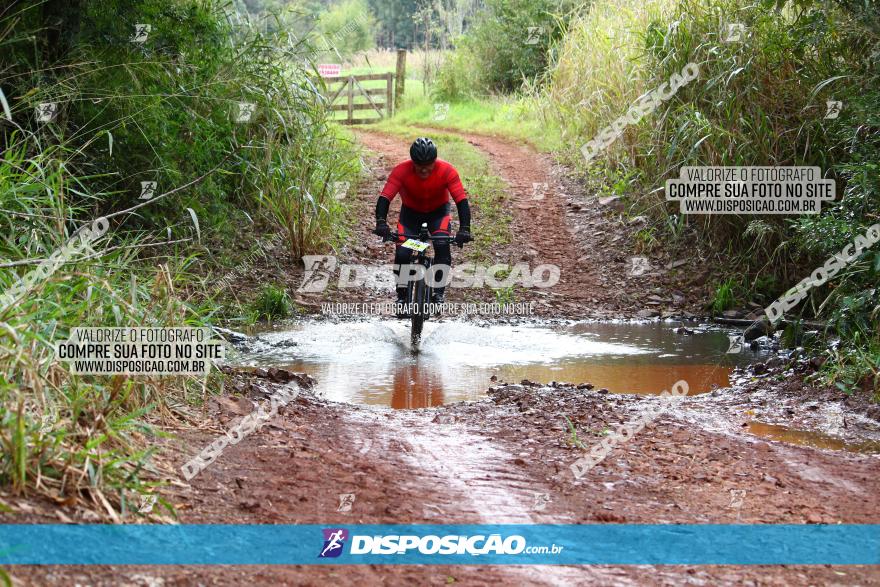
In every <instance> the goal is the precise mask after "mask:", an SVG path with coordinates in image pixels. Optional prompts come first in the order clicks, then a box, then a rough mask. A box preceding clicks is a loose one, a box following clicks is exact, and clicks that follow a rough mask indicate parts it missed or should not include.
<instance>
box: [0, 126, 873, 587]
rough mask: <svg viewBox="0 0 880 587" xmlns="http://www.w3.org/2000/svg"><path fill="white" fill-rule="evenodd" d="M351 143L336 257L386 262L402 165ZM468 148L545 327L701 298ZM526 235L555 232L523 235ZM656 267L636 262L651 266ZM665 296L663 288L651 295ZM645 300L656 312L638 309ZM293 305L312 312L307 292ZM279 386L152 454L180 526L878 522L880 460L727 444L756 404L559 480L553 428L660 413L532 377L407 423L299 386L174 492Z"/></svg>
mask: <svg viewBox="0 0 880 587" xmlns="http://www.w3.org/2000/svg"><path fill="white" fill-rule="evenodd" d="M358 136H359V137H360V140H362V141H363V143H364V144H365V145H366V147H367V148H369V149H371V150H373V151H375V152H376V153H377V154H378V158H377V159H373V160H372V161H373V162H374V165H373V167H374V172H373V176H372V178H371V181H370V183H368V185H366V186H364V187H363V189H362V190H361V196H360V198H361V199H360V201H359V203H358V206H359V207H360V208H359V209H360V210H361V211H362V212H363V214H362V217H363V220H362V221H361V222H360V224H359V225H358V226H357V229H356V233H357V234H360V235H361V238H362V239H363V240H361V241H360V242H358V243H357V244H355V245H353V247H352V250H351V251H350V252H351V254H353V255H355V256H356V258H359V259H362V260H368V261H369V260H374V261H380V260H381V262H386V263H387V262H390V259H389V255H390V251H389V249H388V248H387V247H386V246H383V245H380V244H378V243H376V240H377V239H376V238H375V237H373V238H370V237H368V234H367V233H368V230H369V229H370V228H372V205H373V202H374V201H375V200H374V198H375V196H376V195H377V193H378V189H379V187H380V186H381V183H382V181H383V178H384V177H383V176H384V174H386V173H387V169H389V168H390V166H391V165H392V164H393V163H396V162H397V161H399V160H402V159H403V158H404V157H405V156H406V147H407V145H406V141H402V140H401V139H399V138H396V137H389V136H385V135H381V134H378V133H374V132H360V131H359V132H358ZM467 140H469V141H470V142H471V144H473V145H474V146H475V147H477V148H479V149H481V150H482V151H483V152H485V153H486V154H487V155H488V156H489V157H490V158H491V160H492V161H493V164H494V165H495V167H496V172H497V173H498V175H499V176H501V177H502V178H503V179H504V180H505V181H506V182H507V183H508V184H509V185H510V186H511V190H512V193H513V198H514V199H513V202H514V208H515V210H516V213H515V217H514V227H515V229H516V232H515V234H516V235H518V236H517V237H516V238H515V239H514V242H513V243H512V244H511V245H510V250H509V251H507V253H509V255H510V256H516V255H518V254H520V255H525V256H526V258H528V259H529V261H530V262H535V263H557V264H559V265H560V266H561V267H562V275H563V281H562V283H561V284H560V285H559V286H557V287H555V288H553V290H552V292H551V295H550V296H538V295H537V294H535V296H536V297H535V299H536V300H538V301H540V302H546V303H542V304H540V306H541V307H542V308H543V311H544V312H545V313H546V314H548V315H549V314H552V315H566V316H580V317H587V316H609V315H614V316H620V315H633V314H635V313H636V312H637V311H638V310H645V309H650V310H654V311H656V312H658V313H659V312H664V313H679V314H680V313H683V312H686V311H688V310H691V311H695V312H696V311H698V309H697V308H696V307H695V305H694V302H693V300H695V299H700V296H698V295H691V294H693V293H694V291H696V288H698V287H701V285H700V284H699V281H700V279H703V281H705V279H704V278H702V277H692V275H693V274H695V273H697V272H698V271H701V270H702V269H703V268H702V267H700V266H699V264H698V262H697V261H696V260H693V259H686V264H684V265H681V266H680V267H677V268H676V269H672V270H662V271H659V272H658V273H656V274H654V275H650V276H647V277H646V276H641V277H638V278H637V277H629V276H627V271H626V269H627V267H628V259H627V256H626V253H624V252H621V253H615V252H613V251H615V250H617V249H618V245H620V247H622V246H623V244H624V243H625V242H628V240H629V239H628V238H627V237H626V234H627V233H626V231H628V230H631V227H630V226H629V225H627V224H625V223H623V222H622V221H621V220H619V219H617V218H615V217H614V215H613V214H612V217H611V218H610V219H608V218H607V214H606V212H607V211H605V210H601V209H599V207H598V204H597V203H596V201H595V200H591V199H590V198H587V197H586V196H584V195H583V194H581V193H578V192H577V190H576V189H574V188H573V187H572V185H573V184H571V183H570V182H569V181H568V180H567V179H566V178H565V177H564V174H563V173H562V172H561V170H559V168H557V167H556V166H554V165H553V163H552V161H550V160H549V159H548V158H547V157H545V156H544V155H541V154H538V153H536V152H535V151H533V150H532V149H531V148H529V147H526V146H522V145H516V144H512V143H508V142H506V141H504V140H501V139H497V138H488V137H482V136H467ZM533 182H541V183H542V182H547V183H548V184H549V186H550V189H549V190H548V193H547V194H546V198H545V199H544V200H542V201H540V202H538V203H535V202H533V201H531V196H532V183H533ZM396 205H397V204H395V206H396ZM576 206H577V207H576ZM393 217H394V212H392V218H393ZM476 222H479V210H477V215H476ZM535 226H542V227H556V230H540V231H536V230H534V227H535ZM575 236H578V237H579V238H574V237H575ZM573 241H574V242H577V243H579V244H578V245H574V244H573ZM529 250H534V251H535V254H530V253H529ZM668 262H669V260H667V259H652V265H656V266H659V267H663V266H665V265H664V263H668ZM688 284H691V286H692V289H688V287H691V286H689V285H688ZM661 285H662V288H661V290H660V293H655V292H654V291H653V290H652V289H651V288H652V287H655V286H657V287H659V286H661ZM686 291H687V292H688V293H689V295H685V292H686ZM337 294H338V295H340V296H341V295H342V294H341V293H339V292H337ZM652 295H653V296H656V298H657V299H659V300H660V301H657V299H650V296H652ZM545 298H546V299H545ZM300 301H301V302H305V303H310V302H314V300H313V299H312V298H310V297H309V296H301V298H300ZM669 383H670V385H671V384H672V383H673V382H669ZM278 385H280V384H278V383H275V382H273V381H271V380H269V379H267V378H264V377H259V376H255V375H253V374H250V373H242V372H236V373H233V374H230V375H229V378H228V380H227V389H236V390H238V391H239V392H240V395H237V396H232V397H221V398H217V399H214V400H211V402H210V408H211V409H210V411H209V413H208V414H206V415H205V417H204V418H203V419H202V420H201V424H200V426H199V427H198V428H197V429H192V428H186V429H184V430H181V431H179V433H178V435H177V436H176V437H175V438H174V439H173V440H163V441H161V444H162V446H163V450H162V451H161V453H160V456H159V457H158V459H157V467H158V471H159V472H160V473H159V474H158V475H157V477H158V478H159V479H164V480H165V481H167V482H168V485H167V486H166V487H165V489H164V490H163V492H162V493H163V495H164V496H165V497H166V499H168V501H169V502H171V503H172V504H173V505H174V506H175V508H176V510H177V512H178V515H179V518H180V522H182V523H189V524H199V523H232V524H236V523H240V524H281V523H286V524H317V523H320V524H325V525H328V526H333V525H340V524H361V523H389V524H390V523H395V524H403V523H444V524H455V523H559V524H568V523H607V524H615V523H670V524H671V523H793V524H815V523H828V524H835V523H838V522H840V523H877V522H878V521H880V502H878V500H877V498H876V496H877V495H878V494H880V478H878V475H877V470H878V464H880V459H878V457H877V456H875V455H863V454H851V453H846V452H841V451H825V450H818V449H814V448H809V447H801V446H794V445H790V444H784V443H779V442H763V441H759V440H757V439H756V438H755V437H753V436H749V435H746V434H742V433H740V431H739V426H740V424H741V423H742V420H743V418H744V415H743V414H744V413H745V412H746V409H747V408H748V409H749V410H759V409H760V405H763V404H761V403H760V402H756V405H755V406H752V405H745V404H743V403H742V401H739V400H736V401H734V400H731V399H730V398H731V397H732V396H730V395H728V396H725V395H724V394H720V395H718V396H717V397H716V396H715V394H707V395H706V396H701V397H700V398H699V399H695V398H687V399H686V400H684V402H683V404H682V405H681V406H680V407H679V408H676V409H674V410H671V411H669V412H667V413H665V414H664V415H661V416H660V417H658V418H657V419H656V420H654V421H653V422H652V423H650V424H649V425H647V426H646V427H645V428H644V429H643V430H642V431H641V432H639V433H638V434H637V435H635V437H634V438H632V439H631V440H630V441H629V442H624V443H621V444H620V445H618V446H617V447H616V448H615V449H614V450H613V451H612V452H611V454H609V455H608V456H607V457H606V458H605V459H604V460H603V461H602V462H601V463H600V464H598V465H597V466H596V467H595V468H593V469H592V470H590V471H589V472H588V473H587V474H586V475H584V476H583V477H582V478H580V479H575V478H574V475H573V474H572V472H571V470H570V468H569V467H570V465H571V464H572V463H573V462H574V461H575V460H577V459H578V458H579V456H581V455H582V454H583V449H582V448H579V447H577V446H575V443H574V442H573V439H572V435H571V434H570V432H569V431H568V430H567V427H566V418H568V419H569V420H570V421H571V422H572V423H573V425H574V426H575V428H576V430H577V438H578V439H579V442H581V443H582V444H583V445H584V446H586V447H589V446H591V445H592V444H594V443H595V442H597V441H598V440H599V439H600V438H602V436H601V432H602V431H603V430H605V429H606V428H609V427H614V426H615V425H616V424H618V423H624V422H631V421H632V420H633V419H634V418H636V417H637V416H638V414H639V413H640V411H641V410H643V409H644V408H645V406H647V405H649V404H651V403H652V402H656V401H658V400H657V399H656V398H652V397H638V396H615V395H609V394H605V393H600V392H599V391H597V390H589V389H586V388H584V387H582V388H580V389H578V388H576V387H574V386H557V387H542V386H537V385H532V384H529V383H528V382H525V384H524V385H520V384H516V385H507V384H501V383H496V384H495V386H494V387H492V388H490V392H489V399H486V400H482V401H477V402H469V403H462V404H453V405H448V406H443V407H439V408H430V409H419V410H392V409H390V408H378V407H364V406H354V405H349V404H340V403H333V402H327V401H325V400H322V399H320V398H317V397H315V396H314V395H312V394H311V393H310V392H309V391H308V389H303V390H302V393H301V395H300V397H298V398H297V400H296V401H295V402H293V403H291V404H289V405H288V406H287V407H285V408H283V409H282V410H281V411H280V412H279V414H278V415H277V416H275V417H274V418H273V419H272V420H271V423H270V424H269V425H267V426H265V427H264V428H263V429H262V430H260V431H257V432H254V433H253V434H251V435H250V436H249V437H247V438H246V439H245V440H243V441H242V442H240V443H238V444H237V445H235V446H229V447H228V448H227V449H226V450H225V451H224V452H223V454H222V456H221V457H220V458H218V459H217V461H216V462H214V463H213V464H212V465H211V466H209V467H208V468H207V469H206V470H204V471H203V472H201V473H200V474H199V475H197V476H196V477H194V478H193V479H192V480H191V481H190V482H184V481H183V479H182V477H181V476H180V475H179V474H178V471H179V468H180V466H181V465H182V464H183V463H185V462H186V461H187V460H189V459H190V458H192V456H194V455H195V454H196V453H198V452H199V451H200V450H201V449H202V448H203V447H205V446H207V445H208V444H209V443H210V442H211V441H213V440H214V439H215V438H217V436H218V435H219V434H222V432H223V430H225V429H226V428H227V427H228V426H230V425H231V424H233V423H234V422H235V421H236V419H238V418H241V417H242V416H243V415H246V414H248V413H249V412H250V411H251V410H253V409H254V405H253V403H252V400H254V399H255V398H262V397H266V395H267V394H268V393H271V392H272V390H273V389H274V388H276V387H277V386H278ZM487 385H489V382H487ZM750 393H752V392H750ZM756 393H757V392H756ZM737 401H739V403H737ZM762 401H763V400H762ZM713 402H718V403H717V405H718V406H719V407H720V406H722V404H723V405H724V409H719V410H718V414H721V415H720V416H718V417H717V418H716V420H718V419H720V420H723V421H724V422H726V423H727V424H729V426H728V428H726V429H725V428H724V426H714V425H713V426H709V423H710V421H712V423H713V424H717V422H716V421H713V419H712V418H711V417H709V415H711V414H712V413H713V409H714V408H713ZM725 402H726V403H725ZM764 403H766V402H764ZM771 403H772V402H771ZM695 414H696V416H695ZM704 416H705V417H704ZM341 494H354V496H355V500H354V503H353V505H352V507H351V511H339V509H340V495H341ZM3 500H4V501H5V502H6V503H9V504H10V505H11V506H13V508H16V509H18V511H19V512H21V511H22V507H20V506H26V507H27V508H29V510H30V511H29V512H28V513H27V514H21V513H17V514H12V515H10V517H9V518H8V519H9V520H10V521H12V520H20V521H25V522H34V521H54V522H57V521H58V520H59V518H60V519H62V520H63V521H70V522H79V523H83V522H89V521H96V520H95V519H94V514H91V513H87V512H85V511H84V510H81V509H75V508H74V507H72V506H59V505H56V504H50V503H44V502H39V501H36V502H35V501H25V500H16V499H15V498H12V497H9V496H4V497H3ZM59 512H60V515H59ZM142 521H144V520H142ZM146 521H150V520H146ZM153 521H155V519H154V520H153ZM169 547H170V548H173V545H169ZM254 548H259V545H254ZM12 575H13V576H14V578H15V581H16V584H22V585H75V584H77V583H78V584H80V585H83V586H86V585H91V586H98V585H150V586H154V585H163V586H171V585H175V586H176V585H236V586H238V585H243V584H248V585H326V584H333V585H338V586H341V585H358V586H362V585H448V584H451V583H457V584H463V585H493V586H494V585H499V584H501V585H566V586H568V585H681V584H688V585H713V586H714V585H878V584H880V570H878V568H877V567H831V566H773V567H766V566H763V567H762V566H743V567H732V566H691V565H683V566H534V567H526V566H489V567H479V566H430V567H418V566H392V565H387V566H380V565H373V566H357V567H356V566H335V567H334V566H321V567H311V566H272V567H270V566H254V567H241V566H233V567H219V566H217V567H209V566H193V567H66V568H64V567H43V568H33V567H29V568H15V569H13V570H12Z"/></svg>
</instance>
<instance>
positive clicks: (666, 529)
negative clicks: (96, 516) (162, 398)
mask: <svg viewBox="0 0 880 587" xmlns="http://www.w3.org/2000/svg"><path fill="white" fill-rule="evenodd" d="M212 564H223V565H316V564H335V565H340V564H348V565H358V564H370V565H375V564H380V565H381V564H406V565H414V564H417V565H441V564H442V565H450V564H452V565H461V564H467V565H499V564H512V565H522V564H529V565H533V564H538V565H547V564H550V565H590V564H604V565H609V564H619V565H657V564H659V565H681V564H687V565H779V564H786V565H818V564H831V565H877V564H880V525H874V524H871V525H864V524H860V525H833V526H832V525H791V524H776V525H771V524H766V525H740V524H736V525H717V524H646V525H641V524H595V525H592V524H590V525H575V524H571V525H549V524H541V525H525V524H498V525H495V524H487V525H439V524H413V525H399V524H368V525H339V526H331V525H326V526H324V525H215V524H204V525H201V524H199V525H174V526H165V525H161V526H160V525H112V526H111V525H62V524H47V525H8V524H7V525H0V565H212Z"/></svg>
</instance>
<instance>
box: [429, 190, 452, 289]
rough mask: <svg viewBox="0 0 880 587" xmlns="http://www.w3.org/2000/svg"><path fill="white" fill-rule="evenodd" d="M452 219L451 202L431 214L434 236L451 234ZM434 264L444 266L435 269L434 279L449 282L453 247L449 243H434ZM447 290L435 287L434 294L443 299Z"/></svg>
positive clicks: (430, 223) (430, 224) (430, 222)
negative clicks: (450, 224) (450, 213)
mask: <svg viewBox="0 0 880 587" xmlns="http://www.w3.org/2000/svg"><path fill="white" fill-rule="evenodd" d="M450 221H451V217H450V215H449V204H448V203H447V204H444V205H443V206H441V207H440V208H437V209H436V210H434V211H433V212H431V213H430V214H429V219H428V221H427V222H428V230H429V231H430V232H431V235H432V236H434V235H443V236H449V229H450V226H449V223H450ZM434 265H435V266H443V269H442V270H441V269H434V273H433V275H434V280H435V281H436V282H438V283H447V282H448V281H449V279H450V273H451V271H452V248H451V247H450V246H449V243H434ZM445 291H446V287H445V286H438V287H435V288H434V295H435V296H439V297H440V298H441V299H442V298H443V294H444V292H445Z"/></svg>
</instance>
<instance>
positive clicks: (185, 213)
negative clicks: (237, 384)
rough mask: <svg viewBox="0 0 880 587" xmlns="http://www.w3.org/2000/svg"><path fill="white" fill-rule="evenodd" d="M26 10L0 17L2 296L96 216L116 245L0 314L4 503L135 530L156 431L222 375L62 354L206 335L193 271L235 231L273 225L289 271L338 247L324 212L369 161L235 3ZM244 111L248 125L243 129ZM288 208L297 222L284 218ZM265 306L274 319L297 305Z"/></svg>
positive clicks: (304, 50) (290, 49)
mask: <svg viewBox="0 0 880 587" xmlns="http://www.w3.org/2000/svg"><path fill="white" fill-rule="evenodd" d="M16 9H17V11H16V12H14V13H10V12H8V11H7V12H5V13H3V15H2V16H0V43H2V45H3V47H4V67H3V68H2V70H0V88H2V91H3V95H4V96H5V98H6V100H7V101H8V103H9V106H10V109H11V114H12V116H11V118H12V122H11V123H9V124H5V125H4V126H3V127H2V128H0V141H2V145H3V147H4V150H3V152H2V155H0V209H2V210H4V213H3V214H2V215H0V225H2V228H3V230H2V232H0V257H2V259H3V263H2V266H0V291H8V290H9V288H10V286H12V285H13V284H14V283H16V282H17V281H18V280H19V279H20V278H21V277H22V276H24V274H25V272H27V271H28V270H30V269H32V268H33V267H34V266H35V264H36V263H37V262H39V260H40V259H44V258H46V257H48V256H49V255H50V254H51V253H53V252H54V251H57V250H59V249H60V248H61V247H63V246H64V244H65V243H67V242H68V240H69V239H70V238H71V237H72V236H73V235H74V233H75V232H76V231H77V229H79V228H81V227H83V226H84V225H85V224H87V223H90V222H91V220H92V219H94V218H96V217H97V216H99V215H102V214H103V215H107V216H109V217H110V230H109V231H108V233H107V235H105V236H104V237H103V238H102V239H100V240H99V241H97V242H96V243H95V244H94V245H93V246H94V247H95V249H96V252H95V253H94V254H87V255H80V256H79V257H77V258H75V259H72V260H71V261H70V262H68V263H66V264H63V265H61V266H59V267H58V268H57V269H56V270H55V271H54V272H50V273H49V274H48V275H46V276H45V278H44V279H39V280H37V281H36V282H35V284H34V286H33V287H32V288H31V289H30V290H29V291H28V292H26V293H25V294H23V295H21V296H19V298H20V299H17V300H16V302H15V303H14V304H12V305H10V306H8V307H4V308H0V326H2V328H0V444H2V447H3V450H2V452H0V485H9V486H11V487H12V488H13V489H15V490H16V491H18V492H24V491H32V490H36V491H42V492H46V493H51V494H52V495H56V496H57V495H59V494H78V495H80V496H83V497H86V498H87V499H90V500H91V501H92V502H93V503H94V504H95V505H97V506H98V507H99V508H100V509H101V510H106V507H107V505H106V504H107V503H109V504H112V505H114V506H116V505H118V508H119V511H122V512H125V511H126V510H127V507H126V502H125V499H126V498H125V495H126V493H127V492H128V493H130V492H135V493H144V492H147V491H148V490H149V488H151V487H152V485H151V484H150V483H151V482H150V481H148V480H145V476H146V478H148V477H149V476H150V475H151V474H150V473H145V470H146V469H145V464H146V461H147V459H148V458H149V456H150V454H149V451H147V450H145V449H144V447H145V445H146V440H147V439H149V437H150V436H151V435H153V434H155V433H156V432H155V428H154V427H153V424H155V423H156V422H161V418H163V417H164V418H167V417H171V412H170V411H169V408H170V407H171V406H173V405H182V404H187V403H197V402H200V401H202V400H203V399H204V395H203V394H204V393H205V392H206V391H210V390H215V389H218V388H219V376H218V375H211V376H209V377H208V378H207V380H204V378H200V379H199V380H196V379H193V378H185V377H180V378H171V377H165V378H155V379H149V378H147V379H145V378H139V379H133V378H130V377H125V376H118V377H112V378H108V377H87V376H76V375H72V374H70V373H69V369H68V367H67V365H66V364H64V363H59V362H58V361H57V360H56V359H55V357H54V351H53V346H54V343H55V342H57V341H58V340H62V339H66V337H67V336H68V335H69V332H70V329H71V328H73V327H75V326H153V325H155V326H187V325H204V324H206V323H208V322H209V321H210V320H211V319H212V317H213V316H215V313H216V312H217V308H215V307H213V306H212V305H211V303H210V302H208V301H206V299H207V296H206V292H205V291H204V290H203V287H204V286H208V287H210V285H211V283H210V281H209V280H208V279H207V278H201V282H200V278H199V276H198V275H197V271H201V272H204V269H203V265H204V264H206V263H207V264H208V265H209V267H210V266H211V265H213V266H214V267H215V268H217V269H219V271H218V273H217V274H218V275H222V274H223V273H226V271H225V269H224V268H223V267H222V261H220V259H221V258H223V257H224V255H223V254H222V253H221V254H218V255H217V256H216V257H215V256H214V255H213V251H214V250H217V249H222V248H223V245H224V243H228V242H229V241H231V240H233V239H235V238H236V237H237V236H238V235H239V234H240V232H241V231H240V230H238V227H237V226H236V225H235V224H234V222H237V221H238V219H243V218H250V217H251V215H253V216H256V217H258V219H259V220H260V221H261V222H263V223H265V222H266V219H267V217H268V218H269V219H273V218H274V219H277V220H279V222H278V224H279V226H280V227H281V228H282V229H283V231H284V234H285V235H286V236H287V237H288V241H287V244H288V248H289V250H290V251H291V252H292V253H293V254H296V255H298V254H302V253H304V252H308V251H309V250H311V249H314V248H316V247H318V246H319V245H320V243H322V242H324V241H332V240H333V238H335V236H336V235H337V233H338V230H339V226H340V225H341V220H342V213H343V210H344V209H343V207H342V204H340V203H338V202H336V201H332V202H331V201H330V200H333V198H332V196H330V197H327V196H326V194H327V193H332V186H333V182H334V181H345V180H353V179H354V177H356V174H357V171H358V158H357V154H356V153H355V152H354V151H353V150H352V149H351V148H350V146H346V145H340V141H339V137H338V135H337V134H336V131H335V130H334V127H333V126H332V125H331V124H330V123H329V122H328V119H327V112H326V110H325V106H324V104H323V101H322V99H321V98H320V96H319V89H318V88H317V87H316V86H315V85H314V82H313V81H312V79H311V78H310V77H308V75H307V73H308V71H307V70H306V66H305V65H302V64H304V63H305V61H306V60H307V58H308V56H309V54H310V52H311V50H312V47H310V46H308V45H307V44H304V43H301V42H298V41H295V40H292V39H288V38H286V37H284V36H283V35H281V36H278V37H267V36H266V35H264V34H263V33H261V32H259V31H258V30H257V27H254V26H252V25H251V23H249V22H248V21H247V20H246V19H245V20H241V19H239V18H238V17H237V15H233V14H230V13H228V12H227V10H228V3H227V2H225V1H224V0H173V1H170V2H169V1H164V0H163V1H159V0H139V1H135V2H128V1H122V0H95V1H93V2H83V3H78V2H77V3H65V2H48V3H47V2H38V1H36V0H34V1H29V2H19V3H18V4H17V5H16ZM135 23H149V24H150V25H151V30H150V32H149V35H148V38H147V39H146V41H145V42H143V43H135V42H132V39H131V36H132V35H133V33H134V24H135ZM42 102H57V103H58V104H59V106H60V107H59V111H58V114H57V116H56V117H55V119H54V120H53V121H52V122H51V123H40V122H38V121H37V120H36V117H35V116H34V110H35V107H36V106H37V105H38V104H39V103H42ZM241 102H245V103H251V104H253V105H254V106H255V109H254V112H253V115H252V117H251V118H250V120H247V121H241V122H238V121H236V118H237V117H238V115H239V113H240V111H239V103H241ZM142 181H156V182H157V184H158V186H157V190H156V195H157V197H154V198H153V200H151V201H148V202H145V201H144V200H141V199H140V196H141V187H140V183H141V182H142ZM172 190H177V191H176V192H174V193H172V194H169V195H168V196H165V197H158V195H160V194H164V193H166V192H169V191H172ZM140 203H143V204H145V205H144V206H143V207H141V208H138V209H137V210H136V211H127V212H125V210H126V209H128V208H130V207H132V206H134V205H136V204H140ZM284 205H287V206H288V210H289V209H290V208H293V207H294V205H300V208H299V209H301V210H303V212H302V214H301V216H296V214H294V213H289V212H287V213H285V215H283V217H279V216H278V215H277V214H276V212H277V211H278V210H279V209H283V206H284ZM315 210H318V212H317V214H316V213H315ZM114 214H116V215H115V216H114ZM282 218H283V219H284V220H286V221H287V223H285V222H281V220H282ZM169 237H170V238H169ZM166 240H171V241H175V242H174V243H172V244H165V243H164V241H166ZM209 244H210V245H219V246H210V247H209V246H207V245H209ZM147 245H150V246H151V248H149V249H147V248H145V247H146V246H147ZM200 256H205V257H207V259H206V260H203V262H202V263H201V264H196V259H197V258H198V257H200ZM217 264H220V265H221V266H220V267H217ZM207 273H208V274H209V275H210V273H211V271H210V269H209V270H208V271H207ZM261 302H263V305H264V308H265V309H267V310H268V311H269V313H270V314H271V315H273V316H276V315H278V314H279V308H281V307H283V306H284V304H285V303H286V302H289V300H286V299H284V298H283V296H282V298H280V299H279V298H278V296H274V297H273V296H271V295H270V296H268V297H267V298H266V299H265V300H261ZM104 496H106V498H107V500H108V501H106V502H105V501H104Z"/></svg>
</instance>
